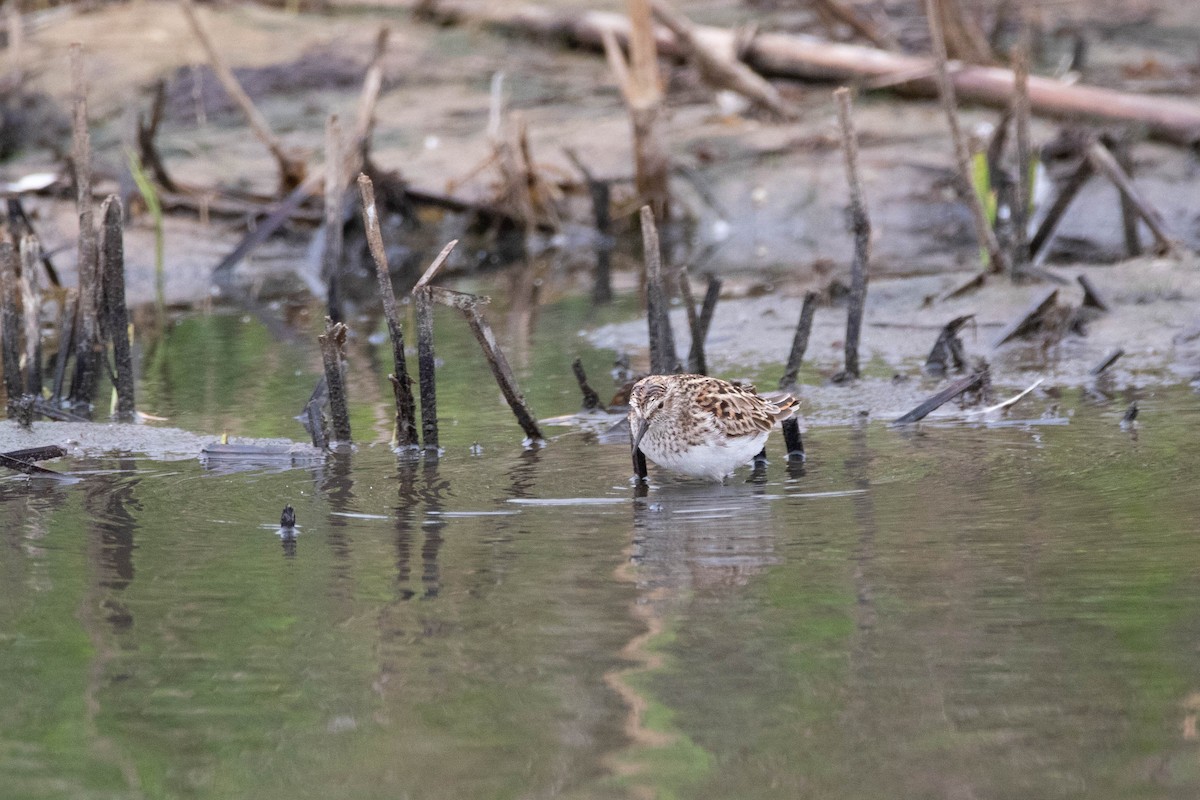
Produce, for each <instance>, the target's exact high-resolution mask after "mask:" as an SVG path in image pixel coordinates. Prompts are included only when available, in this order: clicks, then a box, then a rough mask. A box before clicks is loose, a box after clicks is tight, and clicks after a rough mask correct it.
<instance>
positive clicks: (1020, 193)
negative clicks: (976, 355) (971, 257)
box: [1009, 19, 1033, 276]
mask: <svg viewBox="0 0 1200 800" xmlns="http://www.w3.org/2000/svg"><path fill="white" fill-rule="evenodd" d="M1029 50H1030V27H1029V23H1028V22H1027V21H1026V20H1024V19H1022V20H1021V32H1020V35H1019V37H1018V39H1017V47H1016V50H1014V52H1013V98H1012V118H1013V126H1014V127H1015V128H1016V135H1015V136H1014V138H1015V139H1016V150H1017V180H1016V194H1017V196H1016V199H1015V200H1014V201H1013V204H1012V215H1013V216H1012V221H1013V237H1012V255H1011V263H1010V264H1009V267H1010V269H1011V271H1012V275H1014V276H1015V275H1016V274H1017V273H1019V272H1020V271H1021V270H1023V269H1025V267H1026V266H1027V265H1028V264H1029V202H1030V197H1029V195H1030V186H1029V179H1030V175H1029V173H1030V169H1031V165H1032V160H1033V157H1032V145H1031V143H1030V134H1029V114H1030V110H1029Z"/></svg>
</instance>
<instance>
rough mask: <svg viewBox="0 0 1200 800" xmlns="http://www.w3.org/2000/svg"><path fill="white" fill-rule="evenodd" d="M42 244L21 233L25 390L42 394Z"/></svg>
mask: <svg viewBox="0 0 1200 800" xmlns="http://www.w3.org/2000/svg"><path fill="white" fill-rule="evenodd" d="M41 274H42V248H41V245H39V244H38V240H37V237H36V236H34V235H33V234H32V233H29V234H26V235H24V236H22V237H21V307H22V309H23V310H24V318H25V391H26V393H28V394H31V395H34V396H35V397H41V396H42V285H41V277H40V276H41Z"/></svg>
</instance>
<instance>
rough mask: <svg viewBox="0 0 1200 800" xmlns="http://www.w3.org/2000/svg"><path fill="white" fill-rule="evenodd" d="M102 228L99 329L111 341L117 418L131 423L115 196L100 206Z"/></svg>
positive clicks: (128, 349)
mask: <svg viewBox="0 0 1200 800" xmlns="http://www.w3.org/2000/svg"><path fill="white" fill-rule="evenodd" d="M100 216H101V219H102V220H103V228H102V229H101V232H100V256H101V259H100V261H101V267H102V273H101V274H102V276H103V277H102V280H101V286H102V288H103V305H102V310H101V313H102V315H103V316H102V319H103V324H102V326H101V329H102V331H103V332H104V336H105V337H106V338H108V339H109V340H110V341H111V342H112V348H113V361H114V362H115V367H116V369H115V372H116V380H115V382H114V383H115V386H116V390H117V419H118V420H119V421H121V422H133V420H134V415H135V413H136V411H135V408H134V399H133V383H134V382H133V351H132V348H131V347H130V345H129V309H128V308H127V307H126V305H125V245H124V230H123V228H122V225H123V222H124V219H123V210H122V208H121V201H120V199H119V198H118V197H117V196H116V195H109V197H108V198H107V199H105V201H104V205H102V206H101V207H100Z"/></svg>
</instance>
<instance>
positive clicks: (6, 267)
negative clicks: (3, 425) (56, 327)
mask: <svg viewBox="0 0 1200 800" xmlns="http://www.w3.org/2000/svg"><path fill="white" fill-rule="evenodd" d="M18 264H19V262H18V259H17V251H16V249H15V248H14V247H13V246H12V244H11V243H9V242H0V359H3V361H4V393H5V396H6V397H7V398H8V408H7V415H8V417H9V418H12V417H13V416H15V412H16V404H17V402H18V401H19V400H20V399H21V395H22V394H24V388H25V387H24V381H22V380H21V306H20V301H21V293H20V288H19V285H18V282H17V267H18Z"/></svg>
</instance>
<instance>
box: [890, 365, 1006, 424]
mask: <svg viewBox="0 0 1200 800" xmlns="http://www.w3.org/2000/svg"><path fill="white" fill-rule="evenodd" d="M986 376H987V371H986V370H983V371H981V372H976V373H975V374H974V375H968V376H967V377H965V378H959V379H958V380H956V381H955V382H954V383H952V384H950V385H949V386H947V387H946V388H945V389H942V390H941V391H940V392H938V393H937V394H935V395H933V396H932V397H930V398H929V399H928V400H926V401H925V402H923V403H921V404H920V405H918V406H917V407H916V408H914V409H913V410H912V411H909V412H908V413H907V414H905V415H904V416H902V417H900V418H899V419H897V420H895V421H894V422H893V424H894V425H907V424H909V423H912V422H918V421H920V420H922V419H924V418H925V417H927V416H929V415H930V414H931V413H932V412H934V411H936V410H937V409H939V408H941V407H942V406H943V405H945V404H946V403H948V402H950V401H951V400H953V399H954V398H956V397H958V396H959V395H960V394H963V393H964V392H969V391H970V390H972V389H974V388H975V387H977V386H979V385H980V384H982V383H983V379H984V378H985V377H986Z"/></svg>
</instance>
